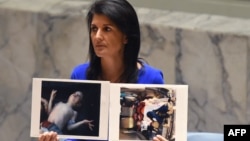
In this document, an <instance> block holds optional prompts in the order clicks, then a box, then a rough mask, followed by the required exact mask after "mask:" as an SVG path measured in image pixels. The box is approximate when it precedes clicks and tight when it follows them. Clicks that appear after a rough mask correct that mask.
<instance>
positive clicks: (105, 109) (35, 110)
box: [30, 78, 110, 140]
mask: <svg viewBox="0 0 250 141" xmlns="http://www.w3.org/2000/svg"><path fill="white" fill-rule="evenodd" d="M42 81H53V82H74V83H75V82H78V83H97V84H101V94H100V95H101V96H100V97H101V99H100V117H99V119H100V121H99V136H96V137H95V136H75V135H58V137H59V138H67V139H90V140H107V139H108V120H109V119H108V116H109V115H108V113H109V93H110V89H109V85H110V83H109V81H94V80H93V81H89V80H72V79H50V78H33V80H32V102H31V104H32V105H31V130H30V136H31V137H39V136H40V133H39V126H40V123H39V122H40V109H41V104H40V103H41V96H42V95H41V90H42Z"/></svg>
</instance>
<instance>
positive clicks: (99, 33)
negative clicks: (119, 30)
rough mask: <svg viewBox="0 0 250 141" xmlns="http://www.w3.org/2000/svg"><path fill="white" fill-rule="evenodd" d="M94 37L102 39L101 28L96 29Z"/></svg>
mask: <svg viewBox="0 0 250 141" xmlns="http://www.w3.org/2000/svg"><path fill="white" fill-rule="evenodd" d="M95 38H96V39H97V40H102V39H103V35H102V31H101V30H97V32H96V35H95Z"/></svg>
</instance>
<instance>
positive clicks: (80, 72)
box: [70, 62, 89, 80]
mask: <svg viewBox="0 0 250 141" xmlns="http://www.w3.org/2000/svg"><path fill="white" fill-rule="evenodd" d="M88 67H89V62H86V63H83V64H79V65H77V66H75V67H74V68H73V71H72V73H71V77H70V78H71V79H81V80H85V79H86V71H87V69H88Z"/></svg>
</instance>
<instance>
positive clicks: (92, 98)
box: [39, 81, 101, 136]
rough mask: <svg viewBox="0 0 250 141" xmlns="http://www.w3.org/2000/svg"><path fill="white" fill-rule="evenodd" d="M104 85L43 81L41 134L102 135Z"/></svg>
mask: <svg viewBox="0 0 250 141" xmlns="http://www.w3.org/2000/svg"><path fill="white" fill-rule="evenodd" d="M100 95H101V84H95V83H77V82H57V81H42V83H41V102H40V103H41V111H40V121H39V123H40V127H39V128H40V129H39V130H40V133H43V132H46V131H54V132H57V134H59V135H75V136H99V121H100V99H101V97H100Z"/></svg>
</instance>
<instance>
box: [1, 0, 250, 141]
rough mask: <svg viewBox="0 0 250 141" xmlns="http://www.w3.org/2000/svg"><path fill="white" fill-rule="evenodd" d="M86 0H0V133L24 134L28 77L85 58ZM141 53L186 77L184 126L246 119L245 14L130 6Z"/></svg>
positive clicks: (52, 74)
mask: <svg viewBox="0 0 250 141" xmlns="http://www.w3.org/2000/svg"><path fill="white" fill-rule="evenodd" d="M87 6H88V3H87V2H84V1H77V0H76V1H75V0H68V1H62V0H53V1H51V0H43V1H41V0H23V1H22V2H21V1H18V0H0V68H1V73H0V95H1V96H0V140H4V141H15V140H16V141H28V140H36V139H31V138H30V137H29V130H30V112H31V88H32V84H31V81H32V78H33V77H47V78H69V75H70V72H71V70H72V68H73V67H74V66H75V65H77V64H79V63H83V62H85V61H86V60H87V52H88V50H87V48H88V47H87V46H88V37H87V30H86V24H85V19H84V16H85V14H86V11H85V10H86V7H87ZM136 10H137V12H138V16H139V19H140V22H141V28H142V48H141V53H140V56H141V57H144V58H145V59H146V60H147V61H148V62H149V63H150V64H151V65H153V66H155V67H158V68H160V69H162V70H163V72H164V77H165V80H166V82H167V83H168V84H187V85H189V103H188V106H189V107H188V110H189V111H188V131H202V132H223V125H224V124H247V123H248V124H249V123H250V110H249V109H248V107H249V106H250V96H249V95H250V93H249V92H250V83H249V80H250V58H249V57H250V20H248V19H236V18H228V17H221V16H215V15H197V14H190V13H180V12H173V11H160V10H153V9H145V8H136Z"/></svg>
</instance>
